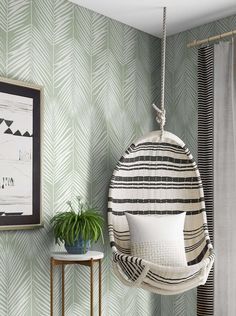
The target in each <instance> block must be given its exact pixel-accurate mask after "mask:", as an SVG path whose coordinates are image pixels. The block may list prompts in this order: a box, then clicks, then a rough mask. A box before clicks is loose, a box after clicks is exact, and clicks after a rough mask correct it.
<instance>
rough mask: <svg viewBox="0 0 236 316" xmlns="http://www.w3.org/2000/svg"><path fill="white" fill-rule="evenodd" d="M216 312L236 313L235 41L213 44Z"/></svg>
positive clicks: (219, 315)
mask: <svg viewBox="0 0 236 316" xmlns="http://www.w3.org/2000/svg"><path fill="white" fill-rule="evenodd" d="M214 79H215V83H214V88H215V89H214V99H215V101H214V109H215V110H214V112H215V113H214V126H215V129H214V139H215V140H214V201H215V209H214V214H215V215H214V223H215V224H214V234H215V250H216V252H217V260H216V265H215V291H214V298H215V300H214V301H215V304H214V305H215V314H214V316H222V315H227V316H235V315H236V230H235V224H236V40H235V39H234V41H233V42H221V43H219V44H216V45H215V47H214Z"/></svg>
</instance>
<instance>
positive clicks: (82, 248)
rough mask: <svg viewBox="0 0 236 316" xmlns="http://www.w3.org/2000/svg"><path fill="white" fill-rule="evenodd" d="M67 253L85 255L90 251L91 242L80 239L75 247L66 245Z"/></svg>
mask: <svg viewBox="0 0 236 316" xmlns="http://www.w3.org/2000/svg"><path fill="white" fill-rule="evenodd" d="M65 248H66V251H67V252H68V253H70V254H85V253H87V252H88V250H89V249H90V240H83V239H82V238H79V239H78V240H76V241H75V243H74V244H73V245H68V244H67V243H65Z"/></svg>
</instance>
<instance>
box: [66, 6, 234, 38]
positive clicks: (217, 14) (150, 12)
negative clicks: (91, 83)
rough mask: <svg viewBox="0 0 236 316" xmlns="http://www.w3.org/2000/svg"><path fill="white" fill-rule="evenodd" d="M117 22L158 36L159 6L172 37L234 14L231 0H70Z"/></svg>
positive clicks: (160, 26)
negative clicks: (164, 13) (164, 15)
mask: <svg viewBox="0 0 236 316" xmlns="http://www.w3.org/2000/svg"><path fill="white" fill-rule="evenodd" d="M70 1H71V2H74V3H76V4H78V5H80V6H82V7H85V8H88V9H90V10H93V11H95V12H98V13H100V14H103V15H105V16H108V17H110V18H112V19H115V20H117V21H120V22H123V23H125V24H128V25H130V26H132V27H134V28H137V29H139V30H142V31H144V32H147V33H149V34H152V35H155V36H159V37H161V30H162V7H163V6H166V7H167V34H168V35H172V34H175V33H179V32H181V31H185V30H188V29H191V28H193V27H196V26H199V25H202V24H205V23H208V22H212V21H215V20H217V19H220V18H223V17H226V16H230V15H233V14H235V13H236V1H235V0H70Z"/></svg>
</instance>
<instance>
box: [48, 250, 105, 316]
mask: <svg viewBox="0 0 236 316" xmlns="http://www.w3.org/2000/svg"><path fill="white" fill-rule="evenodd" d="M103 257H104V254H103V253H102V252H98V251H88V252H87V253H86V254H84V255H71V254H68V253H65V252H54V253H52V254H51V265H50V310H51V313H50V315H51V316H53V268H54V266H58V265H61V278H62V282H61V292H62V293H61V296H62V298H61V306H62V316H65V265H68V264H79V265H83V266H88V267H90V316H93V315H94V314H93V265H94V263H95V262H98V264H99V278H98V288H99V290H98V295H99V316H101V315H102V297H101V294H102V269H101V261H102V258H103Z"/></svg>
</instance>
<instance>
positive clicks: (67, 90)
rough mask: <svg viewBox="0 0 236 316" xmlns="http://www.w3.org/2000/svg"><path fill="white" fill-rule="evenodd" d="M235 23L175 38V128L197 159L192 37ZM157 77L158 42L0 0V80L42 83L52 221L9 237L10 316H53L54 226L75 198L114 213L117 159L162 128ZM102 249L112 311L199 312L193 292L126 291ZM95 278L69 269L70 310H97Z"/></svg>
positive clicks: (6, 284) (92, 19)
mask: <svg viewBox="0 0 236 316" xmlns="http://www.w3.org/2000/svg"><path fill="white" fill-rule="evenodd" d="M235 25H236V18H235V17H231V18H228V19H223V20H221V21H218V22H216V23H211V24H208V25H206V26H203V27H200V28H196V29H194V30H191V31H188V32H183V33H181V34H178V35H175V36H172V37H170V38H169V39H168V50H167V91H166V92H167V114H168V117H167V118H168V120H167V127H168V129H169V130H170V131H172V132H174V133H176V134H177V135H178V136H180V137H181V138H183V140H184V141H185V142H186V143H187V144H188V146H189V147H190V148H191V150H192V151H193V153H194V154H195V155H196V148H197V81H196V71H197V68H196V67H197V66H196V65H197V60H196V57H197V51H196V49H187V48H186V44H187V42H188V41H191V40H193V39H194V38H202V37H205V36H209V35H212V34H215V33H218V32H221V31H226V30H230V29H231V28H233V27H234V28H235ZM159 74H160V40H159V39H156V38H154V37H152V36H150V35H147V34H145V33H142V32H140V31H138V30H135V29H133V28H131V27H129V26H126V25H124V24H121V23H119V22H116V21H114V20H111V19H108V18H106V17H104V16H101V15H99V14H96V13H93V12H91V11H89V10H86V9H84V8H80V7H78V6H75V5H73V4H72V3H70V2H68V1H67V0H0V76H5V77H9V78H13V79H19V80H25V81H29V82H33V83H37V84H41V85H42V86H44V124H43V130H44V139H43V155H42V162H43V214H44V221H45V227H44V228H42V229H39V230H34V231H18V232H13V231H12V232H0V267H1V274H0V296H1V300H0V315H1V316H48V315H49V313H50V310H49V298H50V293H49V258H50V251H53V250H56V249H58V248H56V247H55V246H54V241H53V236H52V234H51V232H50V227H49V221H50V219H51V217H52V216H53V214H54V213H55V212H56V211H59V210H65V207H66V205H65V202H66V201H67V200H72V199H73V198H74V197H75V195H78V194H79V195H81V196H83V197H85V198H86V199H87V200H88V201H89V202H90V203H91V204H93V205H95V206H97V207H98V208H100V209H101V210H102V212H103V213H104V215H106V206H107V191H108V184H109V180H110V177H111V174H112V171H113V168H114V166H115V164H116V162H117V160H118V159H119V158H120V156H121V154H122V153H123V151H124V150H125V149H126V148H127V146H128V145H129V144H130V143H131V142H132V141H133V140H134V139H135V138H137V137H138V136H140V135H142V134H144V133H146V132H148V131H150V130H153V129H155V128H157V126H156V124H155V121H154V116H155V114H154V111H153V110H152V109H151V104H152V102H154V101H157V100H158V99H159V91H160V77H159ZM183 113H185V115H183ZM106 240H107V241H108V238H107V232H106ZM95 249H99V250H104V251H105V253H106V257H105V259H104V261H103V275H102V278H103V279H102V283H103V296H102V306H103V315H104V316H105V315H106V316H116V315H117V316H121V315H122V316H125V315H127V316H184V315H186V316H195V315H196V291H191V292H189V293H185V294H183V295H178V296H173V297H164V296H162V297H161V296H158V295H154V294H151V293H148V292H146V291H143V290H136V289H131V288H127V287H125V286H124V285H122V284H121V283H120V281H119V280H118V279H117V278H116V277H115V276H114V274H113V273H112V270H111V265H110V258H109V255H110V247H109V245H108V242H106V244H105V245H104V246H103V245H102V244H98V245H96V247H95ZM58 272H59V271H56V275H55V315H58V316H59V315H60V313H61V310H60V308H61V307H60V304H59V302H60V291H59V287H60V279H59V273H58ZM95 272H96V271H95ZM95 275H96V273H95ZM87 281H88V270H87V269H86V267H79V268H73V267H68V268H67V273H66V302H65V303H66V315H68V316H69V315H70V316H74V315H83V316H86V315H89V288H88V282H87ZM95 281H96V280H95ZM97 291H98V289H97V288H96V289H95V300H96V298H97V295H96V294H97ZM95 303H96V304H95V305H96V306H95V308H96V312H97V308H98V306H97V305H98V304H97V303H98V302H97V301H96V302H95Z"/></svg>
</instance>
